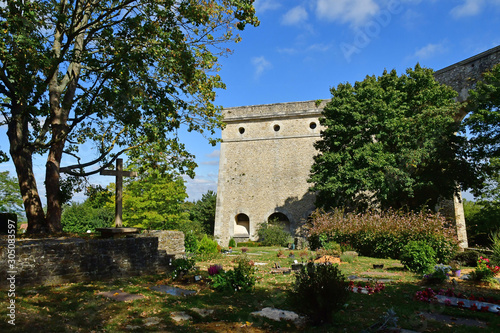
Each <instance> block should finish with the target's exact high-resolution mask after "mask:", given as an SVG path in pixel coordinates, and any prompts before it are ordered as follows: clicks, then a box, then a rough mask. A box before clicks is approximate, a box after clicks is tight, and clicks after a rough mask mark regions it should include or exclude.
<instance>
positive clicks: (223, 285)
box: [211, 257, 256, 291]
mask: <svg viewBox="0 0 500 333" xmlns="http://www.w3.org/2000/svg"><path fill="white" fill-rule="evenodd" d="M237 263H238V266H236V267H235V268H234V269H233V270H229V271H223V270H222V271H219V273H218V274H215V275H213V276H212V277H211V279H212V282H211V285H212V288H214V289H215V290H218V291H223V290H227V291H250V290H252V288H253V287H254V286H255V281H256V280H255V268H254V266H253V262H252V261H250V260H248V259H247V258H246V257H240V258H238V259H237Z"/></svg>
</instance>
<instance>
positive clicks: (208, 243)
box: [197, 235, 219, 254]
mask: <svg viewBox="0 0 500 333" xmlns="http://www.w3.org/2000/svg"><path fill="white" fill-rule="evenodd" d="M217 246H218V244H217V241H215V240H213V239H210V238H208V236H207V235H203V238H202V239H201V241H199V242H198V251H197V252H198V253H199V254H215V253H218V252H219V250H218V248H217Z"/></svg>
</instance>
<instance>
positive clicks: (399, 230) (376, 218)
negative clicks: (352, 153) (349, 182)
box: [308, 209, 457, 263]
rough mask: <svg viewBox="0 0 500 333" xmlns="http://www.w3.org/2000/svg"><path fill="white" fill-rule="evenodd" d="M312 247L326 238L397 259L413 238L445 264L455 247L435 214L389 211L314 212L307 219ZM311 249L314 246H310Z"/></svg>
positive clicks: (445, 225) (451, 234) (450, 231)
mask: <svg viewBox="0 0 500 333" xmlns="http://www.w3.org/2000/svg"><path fill="white" fill-rule="evenodd" d="M308 229H309V231H308V233H309V234H308V237H309V242H310V244H312V245H311V247H313V244H316V246H318V245H319V247H321V246H322V244H326V243H327V242H329V241H335V242H337V243H340V244H349V246H350V247H352V248H354V249H355V250H356V251H357V252H359V253H360V254H361V255H364V256H368V257H376V258H399V255H400V251H401V249H402V248H403V247H404V246H405V245H406V244H408V242H409V241H412V240H421V241H425V242H426V243H427V244H429V245H430V246H431V247H432V248H433V249H434V250H435V251H436V258H437V260H438V261H439V262H443V263H446V262H448V261H449V259H450V258H451V257H452V256H453V254H454V253H455V251H456V249H457V242H456V239H455V232H454V230H453V229H452V228H450V227H449V224H448V223H447V221H446V220H445V219H444V218H443V217H442V216H440V215H438V214H432V213H426V212H424V211H421V212H419V213H413V212H407V213H405V212H403V211H392V210H388V211H385V212H377V211H368V212H366V213H364V214H360V213H359V214H355V213H346V212H344V211H343V210H341V209H335V210H333V211H331V212H329V213H324V212H322V211H321V210H317V211H315V212H314V213H313V214H312V215H311V218H310V220H309V228H308ZM313 248H314V247H313Z"/></svg>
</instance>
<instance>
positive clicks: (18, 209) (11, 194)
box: [0, 171, 23, 215]
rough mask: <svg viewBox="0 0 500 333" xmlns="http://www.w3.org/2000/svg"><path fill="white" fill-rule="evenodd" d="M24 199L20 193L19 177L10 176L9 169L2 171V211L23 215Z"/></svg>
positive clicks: (0, 188)
mask: <svg viewBox="0 0 500 333" xmlns="http://www.w3.org/2000/svg"><path fill="white" fill-rule="evenodd" d="M22 212H23V200H22V198H21V195H20V194H19V185H18V184H17V179H16V178H14V177H10V176H9V172H8V171H4V172H0V213H16V214H18V215H22Z"/></svg>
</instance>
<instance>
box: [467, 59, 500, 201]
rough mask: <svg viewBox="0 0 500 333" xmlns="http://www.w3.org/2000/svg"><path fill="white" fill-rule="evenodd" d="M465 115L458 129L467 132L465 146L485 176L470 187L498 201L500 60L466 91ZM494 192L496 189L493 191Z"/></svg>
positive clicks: (499, 173)
mask: <svg viewBox="0 0 500 333" xmlns="http://www.w3.org/2000/svg"><path fill="white" fill-rule="evenodd" d="M467 111H469V114H468V117H466V118H465V119H464V121H463V122H462V130H463V131H464V132H466V133H467V134H468V136H469V141H468V145H467V147H466V149H467V150H468V154H469V155H470V157H471V158H470V160H471V161H472V162H473V163H474V164H475V166H476V168H477V169H478V170H481V172H482V174H483V175H484V178H485V179H486V182H485V184H484V185H485V188H484V189H483V188H479V189H476V190H475V191H474V194H475V195H476V196H477V197H480V198H482V199H494V200H496V201H498V199H499V196H500V190H499V188H498V181H499V179H500V176H499V175H500V64H498V65H496V66H494V67H493V68H492V69H491V70H489V71H487V72H485V73H484V74H483V77H482V80H481V81H479V82H478V83H477V85H476V87H475V89H473V90H471V91H470V96H469V100H468V106H467ZM495 192H497V193H495Z"/></svg>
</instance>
